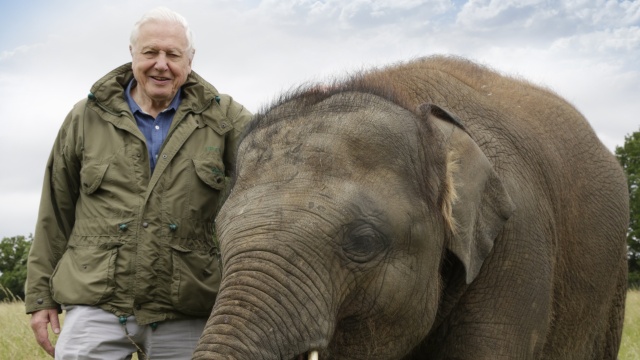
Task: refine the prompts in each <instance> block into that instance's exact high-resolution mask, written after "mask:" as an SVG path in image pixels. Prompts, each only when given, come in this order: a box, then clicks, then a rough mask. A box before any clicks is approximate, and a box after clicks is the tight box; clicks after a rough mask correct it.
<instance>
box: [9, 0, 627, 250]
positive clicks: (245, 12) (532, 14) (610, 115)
mask: <svg viewBox="0 0 640 360" xmlns="http://www.w3.org/2000/svg"><path fill="white" fill-rule="evenodd" d="M157 6H167V7H169V8H171V9H173V10H175V11H177V12H179V13H181V14H182V15H183V16H184V17H185V18H186V19H187V20H188V22H189V25H190V27H191V29H192V31H193V33H194V36H195V48H196V55H195V58H194V61H193V70H194V71H196V72H197V73H198V74H200V75H202V76H203V77H204V78H205V79H207V80H208V81H209V82H211V83H212V84H213V85H214V86H215V87H216V88H217V89H218V90H219V91H220V92H222V93H227V94H231V95H232V96H233V97H234V98H235V100H236V101H238V102H240V103H241V104H243V105H245V106H246V107H247V108H248V109H249V110H251V111H253V112H255V111H257V110H259V109H261V107H262V106H265V105H268V104H269V103H270V102H271V101H272V100H273V99H275V98H276V97H277V96H278V94H280V93H282V92H283V91H286V90H288V89H290V88H293V87H295V86H296V85H300V84H303V83H307V82H316V81H323V80H330V79H333V78H341V77H344V76H346V75H347V74H350V73H352V72H355V71H358V70H362V69H369V68H371V67H380V66H385V65H389V64H393V63H397V62H403V61H407V60H410V59H414V58H417V57H422V56H429V55H434V54H447V55H457V56H463V57H466V58H469V59H471V60H474V61H476V62H479V63H482V64H484V65H487V66H489V67H491V68H493V69H495V70H497V71H499V72H501V73H504V74H507V75H510V76H515V77H519V78H524V79H527V80H529V81H532V82H533V83H535V84H538V85H541V86H545V87H547V88H549V89H551V90H553V91H555V92H556V93H558V94H560V95H561V96H562V97H564V98H565V99H567V100H568V101H569V102H570V103H572V104H573V105H574V106H575V107H576V108H577V109H578V110H579V111H580V112H582V114H584V115H585V117H586V118H587V119H588V120H589V122H590V123H591V125H592V126H593V128H594V129H595V131H596V132H597V134H598V136H599V138H600V139H601V141H602V142H603V143H604V144H605V145H606V146H607V147H608V148H609V149H610V150H611V151H614V150H615V147H616V146H621V145H622V144H624V139H625V136H626V135H629V134H631V133H632V132H635V131H640V115H639V114H640V0H633V1H621V0H608V1H607V0H468V1H464V0H353V1H349V0H262V1H260V0H233V1H232V0H175V1H173V0H166V1H155V0H137V1H129V0H108V1H107V0H93V1H80V0H76V1H71V0H21V1H16V0H0V129H1V130H0V154H1V156H0V237H9V236H16V235H29V234H31V233H33V232H34V229H35V223H36V220H37V212H38V204H39V201H40V191H41V187H42V180H43V174H44V168H45V164H46V161H47V158H48V156H49V152H50V150H51V147H52V145H53V141H54V138H55V136H56V134H57V132H58V130H59V127H60V125H61V124H62V121H63V120H64V118H65V116H66V115H67V113H68V112H69V110H71V107H72V106H73V105H74V104H75V103H76V102H77V101H79V100H80V99H82V98H84V97H85V96H86V95H87V93H88V92H89V89H90V87H91V85H92V84H93V83H94V82H95V81H97V80H98V79H99V78H100V77H102V76H103V75H105V74H106V73H107V72H109V71H110V70H112V69H114V68H115V67H117V66H119V65H121V64H123V63H126V62H129V61H130V60H131V56H130V54H129V50H128V46H129V34H130V31H131V28H132V26H133V24H134V23H135V22H136V21H137V20H138V19H139V18H140V17H141V16H142V15H143V14H144V13H145V12H146V11H148V10H150V9H152V8H154V7H157Z"/></svg>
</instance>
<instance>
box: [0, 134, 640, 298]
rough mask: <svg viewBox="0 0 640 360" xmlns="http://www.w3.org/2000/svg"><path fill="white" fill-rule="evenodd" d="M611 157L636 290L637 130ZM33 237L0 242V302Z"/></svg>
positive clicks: (18, 286)
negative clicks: (620, 182)
mask: <svg viewBox="0 0 640 360" xmlns="http://www.w3.org/2000/svg"><path fill="white" fill-rule="evenodd" d="M615 155H616V157H617V158H618V161H619V162H620V164H621V165H622V168H623V169H624V171H625V173H626V174H627V184H628V188H629V197H630V199H629V200H630V201H629V204H630V205H629V207H630V209H629V210H630V217H629V229H628V231H627V249H628V252H627V256H628V261H629V286H630V287H634V288H638V287H640V129H639V130H638V131H636V132H634V133H632V134H629V135H627V136H626V137H625V141H624V145H623V146H618V147H616V149H615ZM32 240H33V236H32V235H29V236H28V237H25V236H14V237H5V238H3V239H2V241H1V242H0V301H6V300H18V299H20V300H21V299H24V285H25V281H26V279H27V256H28V254H29V249H30V248H31V241H32Z"/></svg>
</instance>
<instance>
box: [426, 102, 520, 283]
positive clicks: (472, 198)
mask: <svg viewBox="0 0 640 360" xmlns="http://www.w3.org/2000/svg"><path fill="white" fill-rule="evenodd" d="M419 111H420V112H421V113H422V116H426V117H427V118H428V121H429V122H430V123H431V124H433V125H434V127H435V128H436V129H438V130H439V131H440V132H442V134H443V139H444V144H443V145H444V146H445V151H446V156H447V161H446V162H447V172H446V174H447V175H446V176H447V178H446V179H445V182H444V183H445V190H444V196H443V201H442V210H443V214H444V217H445V222H446V226H448V227H449V230H450V233H451V234H452V236H451V239H450V240H449V241H448V245H447V246H448V248H449V250H450V251H452V252H453V253H454V254H455V255H456V256H457V257H458V258H459V259H460V261H461V262H462V264H463V265H464V267H465V271H466V282H467V284H470V283H471V282H472V281H473V280H474V279H475V278H476V276H477V275H478V273H479V272H480V268H481V267H482V263H483V262H484V260H485V259H486V257H487V256H488V255H489V253H490V252H491V249H492V248H493V244H494V241H495V239H496V237H497V236H498V233H500V231H501V230H502V227H503V226H504V224H505V222H506V221H507V220H508V219H509V217H510V216H511V214H512V213H513V211H514V204H513V202H512V201H511V197H510V196H509V194H508V193H507V192H506V190H505V188H504V186H503V184H502V181H501V180H500V178H499V177H498V174H496V172H495V171H494V169H493V166H492V165H491V163H490V162H489V159H487V157H486V156H485V154H484V153H483V152H482V150H481V149H480V147H479V146H478V144H476V142H475V141H474V140H473V139H472V138H471V137H470V136H469V134H468V133H467V132H466V131H465V129H464V126H463V125H462V123H461V122H460V121H459V120H458V119H457V118H456V117H455V116H453V115H452V114H451V113H449V112H448V111H446V110H444V109H442V108H440V107H438V106H436V105H433V104H425V105H421V106H420V108H419Z"/></svg>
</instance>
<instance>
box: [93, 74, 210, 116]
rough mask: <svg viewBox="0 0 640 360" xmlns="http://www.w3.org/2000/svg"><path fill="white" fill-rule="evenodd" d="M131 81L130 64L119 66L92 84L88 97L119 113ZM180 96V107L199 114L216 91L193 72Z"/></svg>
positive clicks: (124, 103)
mask: <svg viewBox="0 0 640 360" xmlns="http://www.w3.org/2000/svg"><path fill="white" fill-rule="evenodd" d="M131 79H133V70H132V69H131V63H127V64H124V65H121V66H119V67H117V68H115V69H114V70H112V71H110V72H109V73H107V74H106V75H105V76H103V77H102V78H101V79H100V80H98V81H97V82H96V83H95V84H93V86H92V87H91V93H90V94H89V97H90V98H93V99H95V100H96V101H97V102H98V103H100V104H101V105H102V106H104V107H106V108H108V109H111V110H112V111H113V112H121V111H122V109H128V107H129V106H128V105H127V102H126V100H125V96H124V92H125V90H126V88H127V85H128V84H129V82H130V81H131ZM182 96H183V98H182V103H181V106H184V107H185V108H187V109H191V110H192V111H194V112H196V113H200V112H202V111H204V110H205V109H206V108H207V107H208V106H209V104H211V102H212V101H214V100H215V98H216V96H218V90H216V88H215V87H213V85H211V84H209V83H208V82H207V81H205V80H204V79H203V78H202V77H200V75H198V74H197V73H196V72H195V71H191V74H189V76H188V77H187V81H186V82H185V83H184V85H182Z"/></svg>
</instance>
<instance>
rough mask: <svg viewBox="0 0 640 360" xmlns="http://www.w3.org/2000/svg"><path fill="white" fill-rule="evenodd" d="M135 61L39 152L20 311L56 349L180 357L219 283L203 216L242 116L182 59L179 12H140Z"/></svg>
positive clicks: (88, 355) (219, 186) (186, 54)
mask: <svg viewBox="0 0 640 360" xmlns="http://www.w3.org/2000/svg"><path fill="white" fill-rule="evenodd" d="M129 49H130V52H131V56H132V59H133V60H132V63H130V64H126V65H123V66H121V67H119V68H117V69H115V70H113V71H111V72H110V73H108V74H107V75H106V76H104V77H103V78H102V79H100V80H98V82H97V83H95V85H93V87H92V88H91V92H90V93H89V96H88V98H87V99H85V100H83V101H80V102H79V103H78V104H76V105H75V107H74V108H73V109H72V110H71V112H70V113H69V115H68V116H67V118H66V119H65V121H64V123H63V124H62V128H61V130H60V132H59V134H58V136H57V138H56V141H55V144H54V146H53V150H52V152H51V156H50V158H49V161H48V163H47V168H46V173H45V180H44V186H43V191H42V199H41V203H40V210H39V214H38V223H37V227H36V232H35V238H34V241H33V245H32V247H31V253H30V254H29V263H28V279H27V289H26V290H27V291H26V301H25V302H26V311H27V313H30V314H32V317H31V327H32V328H33V331H34V333H35V336H36V339H37V341H38V343H39V344H40V345H41V346H42V347H43V348H44V349H45V350H46V351H47V352H48V353H49V354H51V355H52V356H54V347H53V346H52V344H51V342H50V341H49V338H48V333H47V328H48V326H49V325H50V326H51V328H52V330H53V332H54V333H60V322H59V319H58V313H59V312H60V310H65V311H66V316H65V322H64V327H62V332H61V333H60V336H59V338H58V342H57V345H56V348H55V358H56V359H126V358H130V356H131V354H132V353H133V352H138V353H139V355H140V357H141V358H147V357H150V358H153V359H187V358H191V353H192V351H193V349H194V347H195V345H196V342H197V340H198V338H199V336H200V333H201V332H202V329H203V327H204V324H205V322H206V319H207V317H208V315H209V313H210V312H211V309H212V306H213V303H214V300H215V297H216V294H217V290H218V286H219V282H220V272H219V260H218V254H217V248H216V245H215V242H214V235H213V229H212V227H213V219H214V217H215V215H216V211H217V209H218V207H219V202H220V201H221V197H222V195H221V192H222V191H223V189H224V187H225V176H226V175H227V173H228V170H229V169H230V167H231V166H232V161H233V159H234V155H235V148H236V145H237V142H238V139H239V137H240V134H241V132H242V130H243V129H244V127H245V125H246V124H247V123H248V122H249V120H250V117H251V114H250V113H249V112H248V111H247V110H246V109H245V108H244V107H243V106H242V105H240V104H238V103H237V102H235V101H234V100H233V99H232V98H231V97H229V96H227V95H223V94H219V93H218V91H217V90H216V89H215V88H214V87H213V86H212V85H210V84H209V83H207V82H206V81H205V80H203V79H202V78H201V77H200V76H198V75H197V74H195V73H194V72H192V71H191V62H192V60H193V56H194V53H195V50H194V48H193V44H192V36H191V32H190V30H189V27H188V25H187V22H186V21H185V19H184V18H183V17H182V16H180V15H179V14H176V13H175V12H173V11H171V10H168V9H166V8H158V9H155V10H152V11H150V12H149V13H147V14H146V15H145V16H143V17H142V19H141V20H140V21H139V22H138V23H136V25H135V27H134V29H133V31H132V33H131V45H130V47H129Z"/></svg>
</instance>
